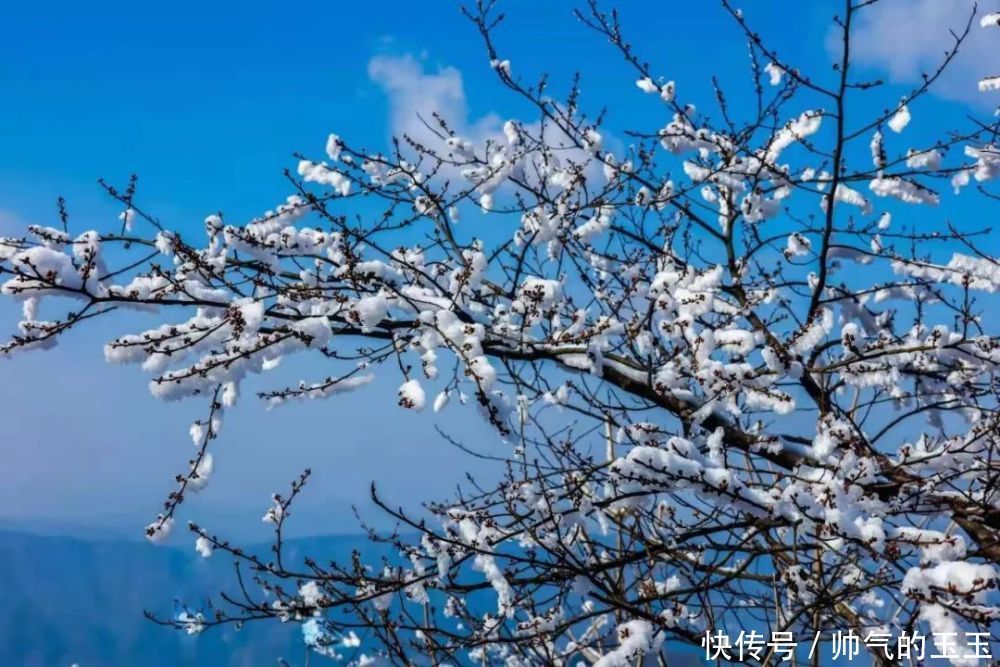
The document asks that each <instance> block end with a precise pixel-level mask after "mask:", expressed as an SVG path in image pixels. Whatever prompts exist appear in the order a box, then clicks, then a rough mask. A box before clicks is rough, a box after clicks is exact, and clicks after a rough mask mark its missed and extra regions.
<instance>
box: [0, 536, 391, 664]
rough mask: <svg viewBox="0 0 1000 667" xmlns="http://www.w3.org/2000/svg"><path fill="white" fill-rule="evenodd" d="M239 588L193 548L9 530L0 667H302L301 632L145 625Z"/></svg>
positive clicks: (315, 550)
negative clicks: (152, 617) (196, 630)
mask: <svg viewBox="0 0 1000 667" xmlns="http://www.w3.org/2000/svg"><path fill="white" fill-rule="evenodd" d="M266 548H267V547H266V546H261V547H259V548H258V549H257V551H259V552H263V551H264V550H266ZM287 548H288V549H289V551H287V552H286V553H287V554H288V557H289V558H290V559H294V558H298V559H301V554H303V553H309V554H310V555H312V556H314V557H316V558H317V559H319V560H320V561H322V560H323V559H330V558H335V559H337V560H340V561H345V560H347V558H348V557H349V554H350V552H351V550H352V549H360V550H362V551H367V552H369V553H371V552H372V551H373V548H372V547H371V545H370V544H368V543H367V541H366V540H365V538H364V537H363V536H343V537H317V538H305V539H298V540H292V541H290V542H289V543H288V544H287ZM290 562H291V561H290ZM232 586H233V577H232V559H231V558H229V557H227V556H226V555H225V554H221V553H218V552H217V553H215V554H214V555H213V556H212V557H211V558H210V559H208V560H204V559H201V558H200V557H198V556H197V554H195V552H194V550H193V548H192V549H191V550H190V553H188V552H187V551H184V550H181V549H179V548H170V547H155V546H152V545H150V544H147V543H144V542H130V541H125V540H120V541H119V540H85V539H80V538H75V537H63V536H48V535H33V534H29V533H25V532H15V531H9V530H3V529H0V596H2V603H0V664H3V665H5V666H6V665H10V666H11V667H14V666H23V667H62V666H65V667H69V665H71V664H73V663H77V664H79V665H80V667H117V666H128V667H135V666H138V665H142V666H147V665H148V666H150V667H158V666H160V665H162V666H164V667H166V666H171V667H172V666H175V665H196V666H200V665H206V666H207V665H212V666H216V665H218V666H223V665H231V666H234V667H236V666H241V667H242V666H246V667H250V666H256V665H275V664H277V660H278V658H279V657H283V658H285V659H286V660H288V661H289V663H290V664H292V665H301V664H302V663H303V661H304V657H305V646H304V645H303V644H302V641H301V633H300V630H299V626H298V625H297V624H278V623H270V622H264V623H250V624H248V625H247V626H246V627H244V628H243V629H242V630H239V631H236V630H235V629H233V628H221V629H214V630H211V631H207V632H205V633H203V634H202V635H200V636H197V637H190V636H187V635H186V634H184V633H182V632H177V631H174V630H171V629H169V628H163V627H160V626H157V625H156V624H154V623H152V622H151V621H149V620H147V619H146V618H144V616H143V610H144V609H149V610H151V611H154V612H156V613H158V614H159V615H161V616H167V615H171V614H173V613H175V611H176V609H177V608H176V607H175V606H174V600H175V599H180V598H183V599H184V600H185V601H187V602H188V603H197V601H199V600H203V599H204V598H205V596H207V595H214V594H215V593H217V592H218V591H219V590H220V587H221V588H224V589H229V588H231V587H232ZM317 658H318V656H317Z"/></svg>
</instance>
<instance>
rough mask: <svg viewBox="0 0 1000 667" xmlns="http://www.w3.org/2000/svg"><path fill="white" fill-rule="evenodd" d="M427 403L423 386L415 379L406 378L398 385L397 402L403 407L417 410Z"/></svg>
mask: <svg viewBox="0 0 1000 667" xmlns="http://www.w3.org/2000/svg"><path fill="white" fill-rule="evenodd" d="M426 403H427V395H426V394H425V393H424V388H423V387H421V386H420V382H419V381H417V380H408V381H406V382H404V383H403V384H402V385H401V386H400V387H399V404H400V405H401V406H403V407H404V408H408V409H410V410H414V411H417V412H419V411H420V410H423V409H424V405H425V404H426Z"/></svg>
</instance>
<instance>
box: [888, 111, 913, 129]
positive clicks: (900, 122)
mask: <svg viewBox="0 0 1000 667" xmlns="http://www.w3.org/2000/svg"><path fill="white" fill-rule="evenodd" d="M909 124H910V109H909V107H907V106H906V104H902V105H900V107H899V108H898V109H897V110H896V112H895V113H893V114H892V117H891V118H890V119H889V129H890V130H892V131H893V132H895V133H896V134H899V133H900V132H902V131H903V130H905V129H906V126H907V125H909Z"/></svg>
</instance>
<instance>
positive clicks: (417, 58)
mask: <svg viewBox="0 0 1000 667" xmlns="http://www.w3.org/2000/svg"><path fill="white" fill-rule="evenodd" d="M885 3H886V5H888V6H893V7H895V8H896V9H899V8H900V7H905V8H906V9H907V11H906V12H905V16H903V17H902V18H900V17H899V16H896V15H893V14H892V13H891V12H890V13H889V14H888V15H884V16H881V17H879V18H878V20H874V19H873V20H872V21H871V22H870V23H868V24H866V25H865V26H863V31H864V32H863V35H864V40H863V41H862V42H861V43H860V44H859V46H858V52H859V55H860V57H861V58H862V60H863V64H864V66H866V67H867V68H869V69H871V70H872V72H873V73H877V74H881V75H884V76H887V77H889V78H890V80H891V81H892V82H893V85H891V86H890V93H888V95H892V94H894V93H892V91H893V90H897V89H898V91H899V92H902V91H903V90H904V89H905V86H903V85H902V84H904V83H906V81H907V80H910V79H912V78H913V77H914V76H916V75H917V73H918V72H919V68H920V67H921V66H922V65H924V64H926V62H927V61H928V59H929V58H930V57H931V56H932V55H934V54H936V53H938V52H939V51H940V50H941V49H942V48H943V41H942V40H943V39H946V33H945V31H944V26H945V25H946V24H948V23H949V22H954V23H956V24H957V23H959V22H960V21H961V17H960V15H961V13H962V11H963V10H964V9H965V8H966V7H969V6H971V3H970V2H967V1H966V0H915V1H913V2H911V1H910V0H885ZM618 4H619V5H620V7H621V9H622V16H623V23H624V26H625V28H626V30H627V33H628V35H629V37H630V39H631V40H632V41H633V43H635V44H636V45H637V47H638V48H639V50H640V52H641V53H642V54H643V56H644V57H645V58H647V59H649V60H650V61H651V62H652V63H653V64H654V69H655V70H656V71H658V72H661V73H662V74H663V75H664V76H665V77H666V78H671V79H676V80H677V81H678V84H679V89H680V90H681V91H682V93H681V97H682V98H683V99H685V100H693V101H700V103H701V104H702V105H705V106H706V107H707V106H708V103H709V102H710V100H711V97H710V94H709V88H708V75H709V74H717V75H719V77H720V79H721V80H722V81H723V82H724V83H736V82H743V81H744V78H743V74H744V72H745V69H746V64H747V57H746V48H745V45H744V42H743V40H742V39H741V38H740V34H739V33H738V31H737V30H735V28H734V27H733V26H732V25H731V24H730V23H728V22H726V20H725V18H724V16H723V13H722V12H721V10H720V9H719V7H718V5H717V3H715V2H710V1H706V2H678V1H669V2H664V3H659V2H658V3H653V2H638V1H633V2H621V3H618ZM840 4H841V3H840V2H833V1H831V0H817V1H816V2H808V3H803V2H791V1H788V0H775V1H774V2H763V1H761V0H756V1H753V0H748V1H747V2H745V3H744V9H745V11H746V14H747V16H748V17H749V18H750V19H751V21H752V22H753V23H754V24H755V25H758V26H760V28H761V30H762V32H764V34H765V35H769V36H770V37H771V38H773V40H774V43H775V44H776V45H777V47H778V50H779V52H780V53H781V54H782V55H783V56H784V57H786V58H788V59H790V60H793V61H794V62H797V63H799V64H800V66H801V67H803V68H817V67H818V68H823V69H822V71H824V72H829V70H828V65H827V64H826V63H827V61H828V54H827V51H826V45H825V44H826V38H827V30H828V23H827V22H826V19H827V18H828V16H829V15H830V14H832V13H833V12H834V11H835V10H836V8H838V7H839V6H840ZM996 4H998V3H997V0H989V1H988V2H986V3H983V6H984V10H991V9H992V10H995V9H996V7H993V6H992V5H996ZM503 5H504V7H505V11H506V12H507V14H508V15H509V19H508V24H507V25H506V26H505V27H504V28H503V29H502V31H501V33H500V38H499V43H500V45H501V47H502V48H503V49H504V54H503V55H504V57H509V58H510V59H511V61H512V63H513V67H514V68H515V70H516V71H517V72H520V73H524V74H529V73H530V74H531V75H536V74H538V73H541V72H543V71H547V72H549V73H551V75H552V82H553V86H554V88H555V90H565V86H566V83H567V82H568V81H569V80H570V78H571V76H572V73H573V72H574V71H576V70H579V71H581V72H582V73H583V86H582V88H583V104H584V105H585V106H587V107H589V108H591V109H592V110H593V111H595V112H596V111H598V110H599V109H600V108H601V107H602V106H603V105H608V106H609V107H610V115H609V124H610V126H611V127H612V128H625V127H629V126H630V125H633V124H643V123H644V124H645V125H646V126H647V127H649V126H650V124H651V123H653V124H655V123H660V124H662V122H664V121H665V118H661V115H662V108H658V107H656V106H654V105H650V103H649V101H648V100H644V99H643V98H642V96H641V94H640V93H638V92H637V91H636V89H635V86H634V76H633V75H632V74H631V73H630V72H629V71H628V70H627V69H626V68H625V67H624V66H623V65H622V64H621V62H620V60H619V59H618V58H617V56H616V55H615V54H614V53H613V51H612V50H611V49H610V47H609V46H608V45H607V44H605V43H603V42H602V41H601V40H600V39H599V38H598V37H596V36H595V35H593V34H592V33H590V32H589V31H588V30H587V29H586V28H585V27H584V26H582V25H581V24H580V23H579V22H577V21H576V20H575V19H573V18H572V16H571V9H572V8H573V7H574V6H577V4H576V3H571V2H555V1H553V2H538V1H537V0H536V1H534V2H528V1H524V0H511V1H508V2H505V3H503ZM457 7H458V5H457V3H453V2H449V1H441V2H437V1H435V2H426V3H412V2H397V1H384V2H378V3H331V2H302V3H295V4H285V3H280V4H279V3H264V2H241V3H232V4H229V3H223V4H216V3H193V2H175V3H169V4H165V3H140V4H137V3H126V2H105V3H101V6H93V5H91V4H87V3H69V2H61V1H60V2H54V3H45V4H41V3H8V6H6V7H5V8H4V9H2V10H0V43H2V44H3V45H4V47H3V53H4V57H3V59H2V61H3V62H2V63H0V232H8V233H10V232H12V231H14V229H15V228H16V227H17V226H18V225H20V224H22V223H42V224H52V223H53V222H54V221H55V217H54V212H55V200H56V197H57V196H60V195H62V196H64V197H65V198H66V199H67V201H68V204H69V209H70V212H71V214H72V216H73V221H74V223H73V224H75V225H76V228H77V229H84V228H90V227H99V228H100V227H103V226H105V225H107V224H108V223H109V222H110V221H113V220H114V219H115V217H116V216H117V214H118V212H119V209H118V207H116V206H115V205H113V204H112V203H111V202H110V201H108V200H107V199H106V198H105V197H104V196H103V195H102V193H101V191H100V189H99V188H98V187H97V185H96V180H97V179H98V178H99V177H103V178H106V179H108V180H109V181H111V182H113V183H118V184H123V183H124V182H125V181H126V179H127V177H128V175H129V174H130V173H132V172H135V173H138V174H139V176H140V181H139V184H140V189H139V193H140V195H139V199H140V201H141V204H142V206H143V208H145V209H147V210H149V211H152V212H154V213H155V214H156V215H158V216H159V217H160V218H161V219H162V220H164V221H165V222H166V223H168V224H169V225H171V226H173V227H175V228H179V229H181V230H183V231H186V232H188V233H194V230H196V229H198V228H199V227H200V225H201V220H202V219H203V218H204V217H205V215H207V214H209V213H213V212H216V211H219V210H222V211H224V212H225V213H226V215H227V218H228V220H229V221H230V222H232V221H236V220H244V219H248V218H250V217H252V216H254V215H257V214H259V213H261V212H263V211H264V210H267V209H269V208H272V207H273V206H275V205H276V204H277V203H279V202H280V201H282V200H283V199H284V197H285V196H287V194H289V188H288V186H287V184H286V183H285V181H284V178H283V176H282V170H283V169H284V168H288V167H294V165H295V161H294V159H293V158H292V157H291V154H292V153H293V152H295V151H301V152H304V153H306V154H307V155H313V156H319V155H321V151H322V147H323V144H324V142H325V137H326V135H327V133H329V132H331V131H335V132H337V133H339V134H341V135H343V136H345V137H347V138H349V139H350V141H351V142H352V143H354V144H360V145H364V146H367V147H369V148H374V149H378V148H383V147H385V146H386V143H387V137H388V136H389V135H390V133H391V132H392V130H393V129H394V126H395V127H396V128H397V129H398V127H399V126H400V124H401V123H405V119H406V118H409V117H412V114H413V112H414V111H415V110H425V109H426V108H427V105H430V106H434V105H444V106H446V107H447V108H446V109H443V110H444V111H447V112H448V113H450V114H453V115H455V116H458V117H459V118H456V119H454V120H456V122H459V123H460V124H463V125H464V126H466V127H472V126H474V125H475V124H476V123H477V122H479V121H482V119H489V118H490V117H491V115H495V116H496V117H498V118H501V119H504V118H508V117H516V116H517V115H518V114H521V113H524V111H525V110H524V109H523V107H521V106H519V105H518V103H517V102H516V101H515V100H512V99H510V98H509V97H508V96H505V95H504V94H503V92H502V90H501V88H500V86H499V84H497V83H496V82H495V81H494V79H493V77H492V74H491V72H490V69H489V67H488V64H487V62H486V58H485V54H484V52H483V49H482V47H481V44H480V42H479V40H478V37H477V35H476V34H475V31H474V30H473V29H472V27H471V26H470V25H469V24H468V23H467V22H466V21H465V20H464V19H463V18H462V17H461V16H460V15H459V12H458V9H457ZM906 21H909V22H910V23H909V24H904V23H905V22H906ZM975 39H976V42H975V43H974V44H973V45H972V46H971V47H970V54H969V56H968V57H967V58H965V59H963V60H962V61H961V62H960V63H959V64H958V66H957V67H956V74H955V75H954V76H953V77H951V78H949V79H948V80H947V81H946V82H945V86H944V89H943V93H944V94H943V95H942V96H940V97H937V98H935V99H931V100H928V101H926V102H925V103H924V104H922V105H921V108H920V109H919V111H917V110H915V115H916V114H917V113H919V114H920V115H916V120H915V130H914V131H915V132H920V131H921V130H920V122H919V121H920V118H921V115H922V116H923V118H931V119H933V118H936V117H938V116H943V115H956V114H963V113H966V112H967V111H968V110H969V106H968V105H969V104H972V105H977V106H978V107H979V108H978V110H981V109H982V105H983V102H982V101H978V100H979V98H976V97H974V96H973V95H970V94H968V93H967V91H968V90H969V89H970V88H969V86H970V85H972V86H974V81H975V78H976V74H977V72H978V70H979V69H980V68H981V67H982V66H983V64H984V63H986V64H987V66H988V65H989V63H991V62H993V63H995V62H998V61H1000V59H998V58H997V56H1000V51H998V49H997V46H1000V41H998V42H997V46H994V45H993V43H991V42H986V41H983V38H981V37H979V36H977V37H976V38H975ZM892 44H897V45H898V48H887V46H891V45H892ZM991 58H992V61H991ZM373 59H374V60H373ZM373 62H374V63H382V64H383V65H391V67H382V68H378V67H374V66H373ZM373 74H374V78H373ZM970 82H972V83H971V84H970ZM897 84H899V85H897ZM745 95H746V88H745V86H739V85H737V86H736V87H734V88H733V92H731V93H730V100H731V101H733V102H734V103H735V104H736V105H738V104H739V103H740V101H741V100H743V99H746V98H745ZM883 99H885V98H883ZM889 99H892V98H891V97H890V98H889ZM992 103H993V104H995V102H992ZM484 122H486V121H484ZM653 126H655V125H653ZM0 316H2V322H3V323H4V324H3V326H4V327H5V329H7V330H10V329H12V328H13V326H14V323H15V321H16V315H15V313H14V312H13V311H12V310H11V307H10V304H2V305H0ZM130 324H131V321H122V320H117V321H115V320H109V321H107V322H103V323H98V324H96V325H94V326H92V327H90V328H89V329H87V330H84V331H81V332H79V333H78V334H77V336H75V337H74V340H72V341H71V342H68V343H67V344H66V345H65V346H64V347H62V348H60V349H57V350H55V351H53V352H50V353H45V354H33V355H28V356H23V357H20V358H17V359H15V360H12V361H10V362H8V363H5V364H4V365H3V366H2V367H0V368H2V370H0V373H2V374H3V375H2V377H3V382H2V383H0V401H2V405H3V406H4V407H3V410H4V411H5V412H6V413H7V415H8V419H7V420H5V421H6V424H7V428H6V429H5V430H6V433H5V441H6V442H7V443H8V444H7V446H6V449H5V462H4V465H3V466H2V467H0V517H2V518H6V519H12V520H16V521H35V522H44V523H52V524H53V525H55V524H58V525H62V526H66V525H74V524H76V525H84V526H96V527H99V529H100V530H114V531H129V532H131V533H132V534H135V535H138V534H139V531H140V530H141V526H142V525H144V523H145V522H146V521H148V520H149V519H150V518H151V517H152V515H153V514H155V511H156V508H157V507H158V504H159V502H160V501H161V499H162V498H163V496H164V495H165V493H166V492H167V491H168V490H169V488H170V486H171V484H170V476H171V474H172V473H173V472H175V471H179V470H181V469H182V468H183V466H184V462H185V461H186V460H187V458H188V457H189V456H190V455H191V449H190V445H189V441H188V439H187V435H186V431H187V426H188V424H189V422H190V421H191V419H193V418H195V417H196V416H197V415H198V414H199V410H200V409H201V407H202V406H201V405H200V404H197V403H184V404H170V405H165V404H162V403H159V402H158V401H156V400H154V399H153V398H152V397H150V396H149V394H148V392H147V391H146V389H145V385H146V381H147V378H146V377H145V376H144V375H143V374H142V373H141V372H140V371H138V369H135V368H115V367H110V366H107V365H105V364H104V363H103V361H102V355H101V345H102V343H103V342H104V341H105V340H107V339H109V338H111V337H113V336H115V335H117V334H120V333H124V332H126V331H129V330H130ZM291 371H294V369H291V370H290V371H289V372H291ZM394 389H395V384H394V383H393V381H391V380H390V381H386V382H385V383H383V384H380V385H379V386H377V387H374V388H371V389H370V390H369V391H365V392H360V393H355V394H351V395H348V396H345V397H342V398H338V399H336V401H330V402H326V403H310V404H308V405H301V406H293V407H289V408H285V409H282V410H279V411H275V412H273V413H268V414H263V413H262V412H261V411H259V410H257V409H255V408H254V406H252V405H248V404H244V405H243V406H241V407H239V408H237V409H236V410H235V411H234V414H232V415H231V416H230V418H229V420H228V422H227V427H226V429H225V431H224V434H223V437H222V438H221V440H220V441H219V445H218V449H217V450H216V451H217V457H216V461H217V466H218V474H217V475H216V476H215V477H214V479H213V482H212V484H211V485H210V487H209V488H208V489H207V490H206V491H205V492H204V494H203V495H202V497H200V498H197V499H196V500H194V501H193V502H192V503H191V505H190V506H189V507H187V509H186V510H185V513H184V517H183V518H188V517H190V518H197V519H199V520H201V521H203V522H204V523H205V524H206V525H210V526H211V525H212V522H213V521H214V522H216V523H218V524H222V523H225V524H227V525H228V527H229V531H230V532H231V533H236V534H250V535H253V534H257V535H263V532H262V531H261V529H260V528H259V517H260V514H262V512H263V510H264V508H265V506H266V504H267V500H268V495H269V494H270V493H271V492H272V491H275V490H281V489H283V488H284V487H285V485H286V483H287V481H288V480H290V479H291V478H292V477H294V476H295V475H296V474H297V473H298V472H299V471H300V470H301V469H302V468H304V467H306V466H312V468H313V469H314V471H315V478H316V483H315V484H314V485H313V488H312V490H311V491H310V492H309V493H308V494H307V496H306V498H305V501H304V503H303V508H302V511H301V513H300V514H301V519H300V523H299V524H298V526H299V529H300V531H301V532H343V531H349V530H351V529H352V527H353V526H354V519H353V516H352V515H351V512H350V509H349V505H350V503H351V502H352V501H361V500H362V499H363V498H364V497H365V493H366V491H367V485H368V483H369V481H370V480H372V479H375V480H377V481H379V482H380V484H381V486H382V487H383V488H384V489H385V491H386V493H387V495H388V496H389V497H391V498H393V499H395V500H398V501H399V502H412V501H413V500H416V499H420V498H437V497H441V496H443V495H446V494H447V492H448V491H449V490H450V488H451V485H452V484H453V483H454V482H456V481H459V480H460V475H459V473H460V471H462V470H465V469H466V468H472V469H476V468H477V466H476V465H475V464H474V462H471V461H469V460H468V459H466V458H464V457H462V456H459V455H458V454H457V453H456V451H455V450H454V449H452V448H451V447H449V446H448V445H446V444H444V443H442V442H441V441H440V439H439V438H438V437H437V436H436V434H435V432H434V430H433V426H434V423H435V419H434V418H433V416H431V415H427V414H421V415H412V414H409V413H404V412H403V411H401V410H398V409H396V408H395V405H394V403H395V401H394ZM42 396H44V401H43V400H41V397H42ZM439 421H440V420H439ZM448 425H449V428H452V429H454V430H455V431H457V432H459V433H460V434H463V435H465V436H466V437H467V438H468V439H469V440H470V441H475V443H476V444H478V445H480V446H481V447H483V448H490V447H497V446H500V445H499V444H498V443H496V442H495V441H494V440H493V439H492V438H491V437H490V435H489V433H488V431H487V430H486V429H484V428H483V427H482V426H481V425H480V424H479V423H478V422H476V421H475V420H474V419H472V420H465V419H464V418H463V419H459V420H457V421H455V422H452V421H451V420H449V422H448ZM415 462H418V466H419V468H420V469H421V470H425V471H426V473H422V474H421V475H419V476H416V475H414V474H413V472H412V471H413V470H414V468H415ZM360 504H361V505H362V506H364V504H365V503H364V502H361V503H360Z"/></svg>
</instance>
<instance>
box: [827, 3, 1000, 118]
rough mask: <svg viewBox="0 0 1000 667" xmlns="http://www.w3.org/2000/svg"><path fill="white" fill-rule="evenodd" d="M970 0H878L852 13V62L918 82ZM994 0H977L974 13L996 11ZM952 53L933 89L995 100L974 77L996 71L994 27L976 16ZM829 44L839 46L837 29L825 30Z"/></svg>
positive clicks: (999, 53) (999, 58)
mask: <svg viewBox="0 0 1000 667" xmlns="http://www.w3.org/2000/svg"><path fill="white" fill-rule="evenodd" d="M974 6H975V0H882V1H881V2H879V3H876V4H875V5H872V6H870V7H867V8H865V9H863V10H861V11H860V12H859V13H858V24H857V29H856V30H855V32H854V33H853V37H852V42H851V47H852V52H853V54H854V56H855V58H856V59H855V62H856V63H858V64H861V65H864V66H868V67H872V68H875V69H877V70H880V71H882V72H885V73H886V74H887V75H888V79H889V81H891V82H892V83H900V84H912V83H916V82H919V81H920V80H921V77H922V75H923V73H931V72H933V71H934V70H936V69H937V67H938V65H939V64H940V63H941V61H942V59H943V57H944V53H945V51H946V50H947V49H948V48H949V47H950V46H951V45H952V44H953V43H954V41H953V38H952V36H951V34H950V33H949V30H953V31H955V32H956V33H957V34H961V31H962V30H963V29H964V28H965V23H966V21H967V20H968V18H969V14H970V13H971V12H972V9H973V7H974ZM998 7H1000V2H998V1H997V0H990V1H989V2H980V6H979V14H978V16H983V15H985V14H987V13H989V12H990V11H996V10H997V8H998ZM978 16H977V19H976V20H975V21H974V22H973V26H972V29H971V30H970V33H969V36H968V38H967V40H966V41H965V43H964V44H963V45H962V50H961V51H960V53H959V55H958V57H957V58H956V59H955V61H954V62H953V63H952V64H951V65H950V66H949V69H948V71H947V72H946V73H945V75H944V76H943V77H942V78H941V79H940V80H939V82H938V83H937V84H936V88H935V91H936V93H937V94H938V95H941V96H942V97H946V98H948V99H952V100H958V101H962V102H970V103H973V104H976V105H989V106H993V105H996V104H997V102H998V101H1000V99H998V97H997V96H996V95H987V94H983V93H980V92H979V89H978V83H979V80H980V79H982V78H983V77H986V76H991V75H997V74H1000V29H997V28H992V29H984V28H981V27H980V26H979V19H978ZM828 46H829V48H830V50H832V51H834V52H839V48H840V44H839V35H837V34H831V35H830V39H829V40H828Z"/></svg>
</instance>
